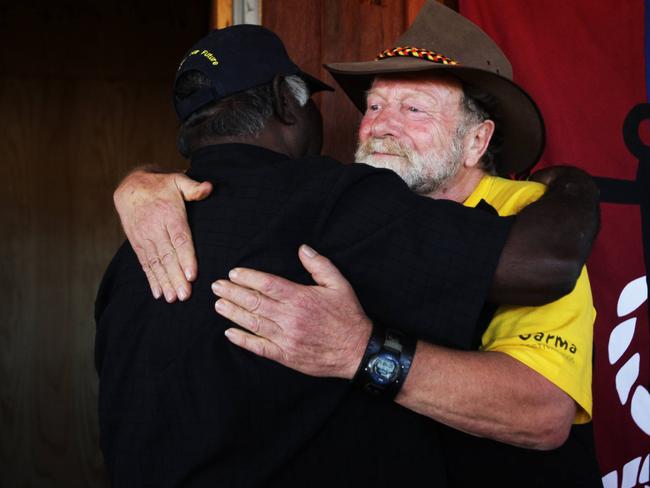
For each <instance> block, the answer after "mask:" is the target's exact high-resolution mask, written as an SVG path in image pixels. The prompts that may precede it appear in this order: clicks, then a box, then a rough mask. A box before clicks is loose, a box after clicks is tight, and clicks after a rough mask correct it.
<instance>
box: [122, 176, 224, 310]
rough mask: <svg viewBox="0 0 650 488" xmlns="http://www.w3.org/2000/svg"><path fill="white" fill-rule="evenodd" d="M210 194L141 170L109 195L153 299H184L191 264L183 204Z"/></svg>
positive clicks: (184, 180)
mask: <svg viewBox="0 0 650 488" xmlns="http://www.w3.org/2000/svg"><path fill="white" fill-rule="evenodd" d="M211 191H212V185H211V184H210V183H209V182H203V183H199V182H196V181H194V180H192V179H190V178H188V177H187V176H185V175H184V174H183V173H160V172H150V171H145V170H136V171H134V172H132V173H130V174H129V175H128V176H127V177H126V178H124V180H123V181H122V183H120V185H119V186H118V187H117V189H116V190H115V193H114V194H113V201H114V202H115V208H116V209H117V213H118V214H119V215H120V221H121V222H122V227H123V228H124V232H125V233H126V237H127V239H128V240H129V242H130V243H131V246H132V247H133V250H134V251H135V253H136V254H137V256H138V260H139V261H140V264H141V265H142V269H143V270H144V272H145V274H146V275H147V280H149V286H150V287H151V293H153V296H154V297H155V298H156V299H157V298H159V297H160V296H161V295H164V296H165V300H167V301H168V302H170V303H171V302H173V301H175V300H176V298H179V299H180V300H186V299H187V298H189V296H190V294H191V288H192V287H191V285H190V282H191V281H193V280H194V279H195V278H196V275H197V265H196V256H195V254H194V245H193V244H192V234H191V232H190V229H189V226H188V223H187V213H186V211H185V203H184V201H183V200H185V201H195V200H202V199H204V198H205V197H207V196H208V195H209V194H210V192H211Z"/></svg>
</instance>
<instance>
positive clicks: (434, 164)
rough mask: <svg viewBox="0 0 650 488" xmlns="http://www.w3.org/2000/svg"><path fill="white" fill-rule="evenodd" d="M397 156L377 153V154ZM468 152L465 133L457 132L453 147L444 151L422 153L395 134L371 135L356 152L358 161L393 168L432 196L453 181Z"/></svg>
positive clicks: (410, 182) (412, 187) (419, 192)
mask: <svg viewBox="0 0 650 488" xmlns="http://www.w3.org/2000/svg"><path fill="white" fill-rule="evenodd" d="M375 152H377V153H384V154H391V155H394V156H397V157H385V156H377V155H375V154H373V153H375ZM463 152H464V147H463V134H459V133H458V132H457V133H455V134H454V137H453V139H452V143H451V145H450V147H448V148H447V149H445V150H443V151H442V152H437V153H434V151H425V152H424V153H419V152H417V151H415V150H413V149H411V148H410V147H408V146H406V145H405V144H402V143H400V142H399V141H397V140H395V139H393V138H392V137H384V138H372V137H371V138H369V139H368V140H366V141H365V142H364V143H359V146H358V147H357V151H356V153H355V154H354V158H355V161H356V162H357V163H365V164H368V165H370V166H374V167H375V168H386V169H390V170H393V171H394V172H395V173H397V174H398V175H399V176H400V178H402V179H403V180H404V181H405V182H406V184H407V185H408V186H409V188H410V189H411V190H413V191H414V192H416V193H418V194H420V195H428V194H430V193H432V192H434V191H436V190H438V189H440V188H442V187H444V185H445V183H447V182H449V181H450V180H451V179H452V178H453V177H454V176H456V174H457V173H458V171H459V169H460V167H461V163H462V156H463Z"/></svg>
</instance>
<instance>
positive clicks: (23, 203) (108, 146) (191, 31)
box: [0, 0, 208, 488]
mask: <svg viewBox="0 0 650 488" xmlns="http://www.w3.org/2000/svg"><path fill="white" fill-rule="evenodd" d="M189 4H192V5H189ZM207 18H208V8H207V6H206V2H203V3H201V2H187V5H185V2H175V1H171V0H168V1H164V0H163V1H160V0H159V1H156V2H153V1H149V2H138V1H135V2H127V1H123V2H99V1H90V2H88V1H68V2H44V1H43V2H24V3H20V2H12V3H11V4H9V3H7V2H4V3H3V4H1V5H0V45H1V46H2V50H1V51H0V110H1V112H0V113H1V114H2V117H0V216H1V217H0V233H1V235H2V238H1V239H0V260H1V261H0V486H1V487H44V488H45V487H47V488H52V487H81V486H88V487H102V486H107V481H106V478H105V473H104V470H103V463H102V459H101V456H100V453H99V450H98V443H97V441H98V439H97V437H98V425H97V375H96V372H95V369H94V364H93V341H94V331H95V325H94V321H93V302H94V296H95V292H96V289H97V285H98V283H99V279H100V276H101V274H102V273H103V270H104V268H105V267H106V265H107V263H108V260H109V259H110V257H111V256H112V254H113V253H114V252H115V249H116V248H117V246H118V245H119V243H120V242H121V241H122V239H123V236H122V233H121V231H120V229H119V225H118V221H117V218H116V216H115V213H114V211H113V208H112V200H111V194H112V189H113V188H114V187H115V186H116V184H117V182H118V181H119V179H120V178H121V177H122V176H123V175H124V174H125V173H126V172H127V170H128V169H129V168H130V167H132V166H134V165H136V164H138V163H144V162H151V161H155V162H158V163H160V164H163V165H168V166H182V165H183V164H184V163H183V161H182V160H181V159H180V158H179V157H178V156H177V155H176V151H175V148H174V135H175V127H176V122H175V118H174V114H173V110H172V109H171V106H170V94H169V93H170V85H171V77H172V76H173V73H174V70H175V64H176V63H177V62H178V60H179V59H180V56H181V55H182V53H183V52H184V51H185V49H186V48H187V47H188V46H189V45H190V44H191V43H192V42H194V40H196V39H197V38H199V37H200V36H201V35H203V33H204V32H205V31H206V28H207V25H208V21H207Z"/></svg>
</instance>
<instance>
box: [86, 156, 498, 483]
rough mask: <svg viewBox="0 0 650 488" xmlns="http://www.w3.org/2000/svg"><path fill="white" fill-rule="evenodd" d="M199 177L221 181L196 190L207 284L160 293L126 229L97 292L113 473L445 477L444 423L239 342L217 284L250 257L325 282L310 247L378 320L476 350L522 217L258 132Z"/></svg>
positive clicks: (217, 478)
mask: <svg viewBox="0 0 650 488" xmlns="http://www.w3.org/2000/svg"><path fill="white" fill-rule="evenodd" d="M188 174H189V176H190V177H192V178H194V179H198V180H206V179H207V180H210V181H212V183H213V184H214V191H213V194H212V195H211V196H210V197H209V198H208V199H207V200H205V201H203V202H196V203H190V204H188V216H189V219H190V225H191V228H192V233H193V237H194V244H195V247H196V252H197V259H198V263H199V278H198V279H197V281H196V282H195V283H194V285H193V293H192V298H191V299H190V300H189V301H187V302H185V303H176V304H173V305H169V304H166V303H164V302H163V301H162V300H160V301H155V300H154V299H153V298H152V297H151V294H150V291H149V287H148V285H147V282H146V280H145V277H144V274H143V273H142V271H141V269H140V266H139V264H138V262H137V259H136V257H135V254H134V253H133V251H132V250H131V248H130V246H129V245H128V244H126V243H125V245H123V246H122V248H121V249H120V250H119V251H118V253H117V255H116V256H115V258H114V259H113V261H112V263H111V265H110V266H109V268H108V270H107V272H106V275H105V276H104V280H103V282H102V285H101V288H100V291H99V294H98V298H97V304H96V318H97V323H98V329H97V341H96V363H97V369H98V372H99V375H100V428H101V438H100V442H101V447H102V450H103V452H104V456H105V459H106V465H107V468H108V471H109V473H110V475H111V478H112V480H113V483H114V485H115V486H156V487H162V486H206V487H207V486H210V487H214V486H224V487H239V486H241V487H252V486H282V487H287V486H300V487H305V486H310V487H318V486H328V487H329V486H337V487H347V486H351V487H352V486H353V487H355V488H358V487H360V486H377V487H382V486H387V487H388V486H391V487H394V486H398V485H399V484H402V486H408V485H411V486H416V485H417V483H418V481H419V480H422V479H427V480H429V483H430V486H444V484H445V481H444V477H445V474H444V469H443V467H442V461H441V458H440V452H439V445H438V437H437V436H438V432H437V427H436V424H435V423H433V422H431V421H430V420H428V419H425V418H424V417H421V416H418V415H416V414H414V413H412V412H410V411H408V410H406V409H403V408H401V407H399V406H397V405H396V404H394V403H386V402H378V401H375V400H374V399H371V398H367V397H366V396H364V394H363V393H360V392H357V391H354V390H351V388H350V385H349V382H348V381H344V380H339V379H322V378H312V377H308V376H306V375H302V374H300V373H297V372H295V371H292V370H289V369H288V368H285V367H282V366H280V365H278V364H276V363H273V362H271V361H268V360H265V359H262V358H259V357H256V356H254V355H252V354H250V353H248V352H246V351H243V350H241V349H239V348H237V347H236V346H234V345H232V344H230V343H229V342H228V341H227V340H226V338H225V337H224V335H223V332H224V330H225V329H226V328H228V327H230V326H231V325H232V324H231V323H229V322H228V321H226V320H225V319H223V318H222V317H220V316H218V315H217V314H216V313H215V312H214V301H215V296H214V295H213V294H212V292H211V290H210V284H211V283H212V282H213V281H215V280H216V279H219V278H224V277H226V276H227V273H228V271H229V270H230V269H232V268H234V267H236V266H246V267H252V268H256V269H260V270H264V271H268V272H272V273H276V274H280V275H282V276H285V277H287V278H289V279H292V280H294V281H299V282H302V283H311V280H310V277H309V275H308V274H307V273H306V272H305V271H304V269H303V268H302V266H301V264H300V262H299V260H298V257H297V251H298V247H299V245H300V244H302V243H307V244H309V245H311V246H312V247H314V248H315V249H316V250H317V251H319V252H320V253H322V254H324V255H326V256H328V257H329V258H330V259H332V261H333V262H334V263H335V264H336V265H337V266H338V267H339V268H340V269H341V271H342V272H343V274H344V275H345V276H346V277H347V278H348V279H349V280H350V281H351V283H352V285H353V286H354V289H355V291H356V292H357V294H358V295H359V298H360V301H361V303H362V305H363V307H364V309H365V311H366V313H367V314H368V315H370V316H371V317H376V318H378V319H380V320H381V321H382V323H383V324H385V325H388V326H391V327H395V328H400V329H402V330H404V331H405V332H407V333H409V334H411V335H414V336H417V337H419V338H421V339H425V340H428V341H431V342H435V343H438V344H442V345H445V346H449V347H455V348H463V349H471V348H472V345H473V340H474V338H475V337H476V334H477V331H476V328H475V327H476V325H475V324H476V323H477V318H478V316H479V313H480V310H481V307H482V305H483V302H484V297H485V296H486V294H487V290H488V287H489V285H490V283H491V280H492V275H493V273H494V269H495V267H496V263H497V260H498V257H499V254H500V251H501V248H502V246H503V244H504V242H505V238H506V235H507V232H508V229H509V226H510V221H509V220H508V219H501V218H498V217H495V216H492V215H489V214H487V213H485V212H481V211H476V210H473V209H467V208H464V207H462V206H461V205H458V204H455V203H453V202H447V201H434V200H431V199H428V198H423V197H418V196H416V195H414V194H413V193H412V192H410V190H408V188H407V187H406V186H405V185H404V183H403V182H402V181H401V180H400V179H399V177H397V176H396V175H395V174H394V173H393V172H391V171H387V170H377V169H374V168H370V167H368V166H365V165H360V164H354V165H349V166H345V165H341V164H340V163H338V162H336V161H334V160H331V159H329V158H326V157H312V158H305V159H301V160H292V159H289V158H287V157H286V156H284V155H282V154H278V153H274V152H271V151H268V150H266V149H263V148H260V147H256V146H250V145H240V144H224V145H219V146H213V147H208V148H205V149H203V150H201V151H199V152H198V153H197V154H195V155H194V158H193V161H192V167H191V170H190V172H189V173H188ZM315 333H317V331H315Z"/></svg>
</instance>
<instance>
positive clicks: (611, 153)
mask: <svg viewBox="0 0 650 488" xmlns="http://www.w3.org/2000/svg"><path fill="white" fill-rule="evenodd" d="M460 11H461V13H462V14H463V15H465V16H466V17H468V18H470V19H471V20H473V21H474V22H476V23H477V24H478V25H480V26H482V28H483V29H484V30H485V31H486V32H487V33H488V34H489V35H490V36H491V37H492V38H493V39H495V40H496V41H497V43H498V44H499V45H500V46H501V48H502V49H503V50H504V52H505V53H506V55H507V56H508V57H509V58H510V61H511V62H512V64H513V69H514V73H515V80H516V81H517V82H518V83H519V84H521V85H522V86H523V87H524V88H525V89H526V90H527V91H528V92H529V93H530V94H531V95H532V96H533V98H535V100H536V101H537V103H538V104H539V106H540V108H541V110H542V113H543V114H544V118H545V121H546V128H547V148H546V152H545V153H544V156H543V158H542V162H541V163H540V164H539V165H538V167H544V166H548V165H553V164H571V165H574V166H578V167H581V168H583V169H585V170H587V171H589V172H590V173H591V174H592V175H594V176H596V177H599V178H598V182H599V185H600V186H601V194H602V202H603V203H602V205H601V209H602V227H601V231H600V235H599V237H598V240H597V242H596V244H595V247H594V250H593V252H592V256H591V258H590V260H589V263H588V268H589V275H590V279H591V284H592V289H593V293H594V301H595V306H596V309H597V312H598V317H597V319H596V326H595V327H596V329H595V339H594V340H595V345H594V352H595V356H594V381H593V392H594V431H595V437H596V449H597V453H598V460H599V464H600V468H601V473H602V475H603V484H604V486H605V487H607V488H609V487H616V488H618V487H621V488H623V487H626V488H627V487H635V486H646V485H647V486H650V476H649V471H650V393H649V386H650V365H649V363H650V333H649V320H648V307H647V304H646V300H647V291H648V286H647V283H648V280H647V275H646V264H645V263H646V260H647V259H648V258H650V256H648V255H647V253H648V250H649V249H650V232H649V229H650V212H649V211H648V209H649V207H650V205H648V202H650V196H649V193H650V151H649V150H648V146H645V144H644V141H645V142H647V143H649V144H650V138H646V137H643V136H645V135H646V134H647V133H649V132H650V131H648V130H647V127H644V126H643V124H647V120H646V119H648V118H650V109H649V106H647V105H641V106H638V105H639V104H642V103H645V102H647V101H648V100H647V95H646V58H645V49H644V42H645V34H644V29H645V24H646V21H645V20H644V19H645V15H647V14H648V12H646V11H645V5H644V1H643V0H626V1H618V0H603V1H597V2H596V1H593V0H571V1H569V2H567V1H566V0H544V1H543V2H537V1H532V2H528V1H522V0H499V1H498V2H497V1H495V0H460ZM460 61H461V62H462V60H460ZM635 107H636V109H635ZM633 109H634V110H633ZM626 120H627V123H626V126H625V138H624V130H623V128H624V123H625V122H626ZM642 121H643V123H642V124H641V122H642ZM639 124H641V127H639ZM644 234H646V235H645V244H644ZM644 249H645V253H646V255H645V257H644Z"/></svg>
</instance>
